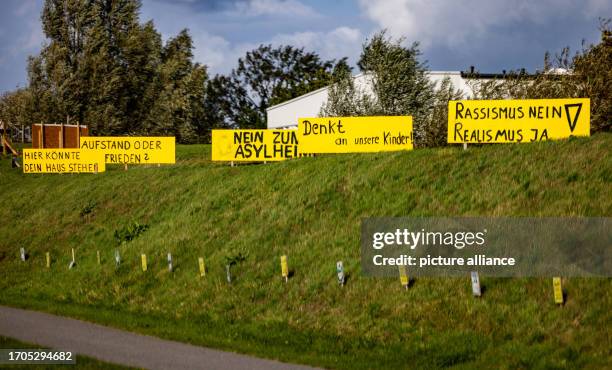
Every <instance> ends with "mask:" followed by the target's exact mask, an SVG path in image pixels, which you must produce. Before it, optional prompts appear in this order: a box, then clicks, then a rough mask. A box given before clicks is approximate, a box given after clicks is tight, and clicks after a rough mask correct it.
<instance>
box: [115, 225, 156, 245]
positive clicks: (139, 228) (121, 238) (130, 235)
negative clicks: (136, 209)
mask: <svg viewBox="0 0 612 370" xmlns="http://www.w3.org/2000/svg"><path fill="white" fill-rule="evenodd" d="M148 228H149V225H147V224H140V223H138V222H136V221H134V222H132V223H131V224H128V225H125V226H123V227H122V228H121V229H119V230H115V234H114V237H115V241H117V244H119V245H120V244H123V243H128V242H131V241H132V240H134V239H136V238H137V237H138V236H139V235H140V234H142V233H144V232H145V231H147V229H148Z"/></svg>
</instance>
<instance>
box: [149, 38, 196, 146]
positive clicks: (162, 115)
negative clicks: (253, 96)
mask: <svg viewBox="0 0 612 370" xmlns="http://www.w3.org/2000/svg"><path fill="white" fill-rule="evenodd" d="M192 49H193V42H192V40H191V36H190V35H189V33H188V31H187V30H186V29H185V30H182V31H181V32H180V33H179V34H178V36H176V37H175V38H172V39H170V40H169V41H168V42H167V43H166V46H165V47H164V49H163V52H162V63H161V65H160V66H159V71H158V74H159V79H160V84H161V91H160V94H159V96H158V98H157V100H156V101H155V104H154V105H153V108H152V109H151V114H150V116H149V120H148V121H149V122H152V124H150V127H151V131H152V132H153V133H155V134H163V135H174V136H176V138H177V140H178V141H179V142H183V143H192V142H197V141H198V135H199V134H201V131H202V130H201V127H200V126H201V125H202V124H203V120H204V118H205V117H204V110H203V106H204V85H205V82H206V79H207V74H206V68H205V67H204V66H201V65H199V64H197V63H196V64H195V65H194V64H193V62H192V59H193V53H192Z"/></svg>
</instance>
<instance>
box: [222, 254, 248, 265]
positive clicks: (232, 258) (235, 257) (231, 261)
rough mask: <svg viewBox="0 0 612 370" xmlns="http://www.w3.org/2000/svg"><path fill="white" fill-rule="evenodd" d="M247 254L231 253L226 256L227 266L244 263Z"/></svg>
mask: <svg viewBox="0 0 612 370" xmlns="http://www.w3.org/2000/svg"><path fill="white" fill-rule="evenodd" d="M247 256H248V255H247V253H242V252H241V251H239V252H230V253H229V254H227V255H226V256H225V264H226V265H228V266H234V265H237V264H239V263H240V262H243V261H244V260H246V258H247Z"/></svg>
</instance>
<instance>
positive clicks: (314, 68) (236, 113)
mask: <svg viewBox="0 0 612 370" xmlns="http://www.w3.org/2000/svg"><path fill="white" fill-rule="evenodd" d="M346 68H348V64H347V63H346V58H344V59H341V60H339V61H338V62H336V61H334V60H329V61H323V60H321V58H320V57H319V56H318V55H317V54H316V53H313V52H306V51H304V49H303V48H295V47H292V46H279V47H276V48H273V47H272V45H261V46H259V47H258V48H257V49H254V50H251V51H249V52H247V53H246V55H245V56H244V57H243V58H240V59H238V67H237V68H235V69H234V70H232V72H231V74H230V75H229V76H227V77H223V76H217V77H216V78H215V79H214V80H213V81H211V83H210V84H209V86H208V88H207V90H208V92H209V93H210V95H207V99H208V100H209V102H208V103H207V104H208V105H209V106H217V107H220V108H222V109H223V113H222V114H221V116H220V117H217V119H222V120H223V123H222V124H224V125H227V126H235V127H241V128H265V127H266V109H267V108H268V107H270V106H271V105H274V104H279V103H281V102H283V101H286V100H289V99H292V98H295V97H297V96H300V95H303V94H306V93H308V92H310V91H313V90H316V89H319V88H321V87H324V86H327V85H328V84H329V83H330V82H331V80H332V75H333V73H334V70H335V69H346ZM216 124H220V123H219V122H217V123H216Z"/></svg>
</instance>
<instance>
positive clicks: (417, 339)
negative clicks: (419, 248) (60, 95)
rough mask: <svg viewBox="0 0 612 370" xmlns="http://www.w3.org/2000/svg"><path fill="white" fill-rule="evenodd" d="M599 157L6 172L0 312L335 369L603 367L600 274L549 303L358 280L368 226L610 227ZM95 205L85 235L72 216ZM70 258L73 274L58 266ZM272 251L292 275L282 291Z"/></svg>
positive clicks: (183, 161)
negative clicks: (585, 221) (239, 259)
mask: <svg viewBox="0 0 612 370" xmlns="http://www.w3.org/2000/svg"><path fill="white" fill-rule="evenodd" d="M611 146H612V135H610V134H601V135H596V136H594V137H591V138H588V139H575V140H570V141H565V142H556V143H552V142H549V143H538V144H521V145H492V146H486V147H470V148H469V150H467V151H465V152H464V151H462V150H461V149H460V148H457V147H453V148H444V149H424V150H417V151H414V152H397V153H380V154H356V155H337V156H324V157H318V158H302V159H299V160H294V161H288V162H284V163H275V164H267V165H245V166H239V167H234V168H231V167H229V166H227V165H218V164H212V163H210V162H209V160H208V159H209V158H210V153H209V148H208V147H206V146H182V147H181V146H179V147H178V152H177V158H178V162H177V165H175V166H168V167H166V166H164V167H161V168H157V167H150V168H136V167H134V168H130V169H129V171H127V172H124V171H123V170H122V169H120V168H111V169H110V170H109V171H108V172H107V173H104V174H100V175H44V176H39V175H29V176H24V175H22V174H19V173H16V172H15V171H9V169H8V161H6V160H4V161H2V164H1V166H2V167H0V171H1V172H0V189H2V207H1V208H0V219H2V225H1V226H0V273H1V274H2V280H1V282H0V288H1V289H2V294H1V295H0V302H1V303H5V304H11V305H15V306H23V307H31V308H36V309H41V310H45V311H50V312H56V313H61V314H65V315H71V316H75V317H80V318H84V319H88V320H92V321H97V322H101V323H105V324H109V325H114V326H118V327H123V328H127V329H130V330H135V331H139V332H143V333H149V334H153V335H158V336H162V337H166V338H171V339H177V340H182V341H187V342H192V343H196V344H201V345H209V346H214V347H218V348H223V349H229V350H235V351H239V352H246V353H251V354H256V355H259V356H263V357H269V358H278V359H281V360H285V361H295V362H303V363H309V364H314V365H320V366H326V367H334V368H360V367H363V368H372V367H378V368H380V367H383V366H389V367H395V368H397V367H415V368H422V367H435V366H447V365H458V366H460V367H476V366H478V367H495V368H497V367H499V366H502V364H508V367H524V366H527V365H530V366H539V367H560V368H575V367H579V366H583V365H585V364H589V365H590V366H593V367H602V366H611V365H612V360H611V358H612V352H611V350H610V348H612V345H611V343H610V336H609V328H610V325H611V323H612V316H611V314H610V312H612V302H611V294H612V289H611V288H612V281H611V280H610V279H568V280H566V281H565V282H564V288H565V290H566V291H567V294H568V299H567V303H566V305H565V306H564V307H562V308H559V307H556V306H555V305H554V303H553V297H552V283H551V280H550V279H491V278H486V277H484V278H483V279H482V280H483V281H482V283H483V285H484V286H485V287H486V292H485V296H484V297H483V298H482V299H473V298H472V297H471V290H470V286H469V278H468V277H466V278H465V279H444V278H437V279H435V278H431V279H419V280H417V281H416V283H415V284H414V286H413V287H412V288H411V289H410V290H409V291H408V292H404V291H402V289H401V287H400V284H399V282H398V281H397V280H396V279H371V278H364V277H362V276H360V270H359V269H360V267H359V230H360V220H361V219H362V218H363V217H368V216H459V215H472V216H480V215H495V216H559V215H581V216H611V215H612V190H611V189H612V187H611V183H612V159H611V157H610V147H611ZM90 201H93V202H96V204H97V206H96V208H95V209H94V212H93V216H92V218H91V220H90V221H89V222H86V221H85V220H83V219H82V218H81V217H80V216H79V213H80V211H81V210H82V209H83V208H84V207H85V206H86V205H87V203H88V202H90ZM131 221H138V222H140V223H146V224H148V225H149V226H150V228H149V230H147V231H146V232H145V233H144V234H142V235H141V236H140V237H138V238H137V239H135V240H134V241H132V242H130V243H128V244H126V245H123V246H121V247H120V249H121V251H122V255H123V259H124V260H125V263H124V264H123V265H122V267H121V268H120V269H119V270H118V271H116V270H115V268H114V264H113V262H112V253H113V250H114V248H115V241H114V240H113V232H114V230H116V229H118V228H120V227H121V226H122V225H123V224H125V223H127V222H131ZM20 246H24V247H26V248H27V249H28V250H29V251H31V254H32V258H31V260H30V261H29V262H28V263H25V264H24V263H21V262H19V260H18V249H19V247H20ZM72 247H74V248H76V250H77V260H78V267H77V268H76V270H71V271H69V270H68V269H67V265H68V262H69V259H70V248H72ZM98 249H99V250H100V251H101V252H102V256H103V265H102V266H101V267H98V266H97V265H96V258H95V251H96V250H98ZM45 251H50V252H51V253H52V255H53V258H54V264H53V265H52V268H51V269H50V270H47V269H45V268H44V252H45ZM238 251H243V252H246V253H248V258H247V260H246V261H245V262H243V263H242V264H240V265H239V266H238V268H237V269H235V281H234V283H233V284H232V285H231V286H228V285H227V284H226V283H225V281H224V279H225V272H224V268H223V264H224V262H223V261H224V257H225V256H226V255H227V254H228V253H229V254H231V253H236V252H238ZM141 252H144V253H147V254H148V255H149V260H150V266H149V271H148V272H147V273H142V272H141V271H140V269H139V263H140V260H139V256H140V253H141ZM167 252H172V253H173V255H174V256H175V264H176V271H175V272H174V273H173V274H169V273H168V272H167V270H166V267H165V256H166V253H167ZM281 254H287V255H288V257H289V263H290V268H291V269H294V270H295V276H294V277H293V278H292V279H291V280H290V282H289V284H285V283H284V282H282V281H281V278H280V276H279V275H280V266H279V259H278V257H279V256H280V255H281ZM198 256H203V257H205V259H206V261H207V265H208V267H209V271H208V275H207V277H206V278H205V279H199V278H198V277H197V257H198ZM340 259H341V260H343V261H344V263H345V268H346V270H347V271H348V272H349V273H350V279H349V281H348V285H347V286H346V287H344V288H339V287H338V285H337V283H336V281H335V279H336V277H335V262H336V261H337V260H340Z"/></svg>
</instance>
